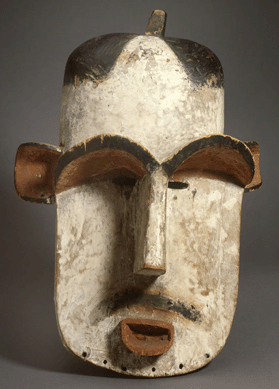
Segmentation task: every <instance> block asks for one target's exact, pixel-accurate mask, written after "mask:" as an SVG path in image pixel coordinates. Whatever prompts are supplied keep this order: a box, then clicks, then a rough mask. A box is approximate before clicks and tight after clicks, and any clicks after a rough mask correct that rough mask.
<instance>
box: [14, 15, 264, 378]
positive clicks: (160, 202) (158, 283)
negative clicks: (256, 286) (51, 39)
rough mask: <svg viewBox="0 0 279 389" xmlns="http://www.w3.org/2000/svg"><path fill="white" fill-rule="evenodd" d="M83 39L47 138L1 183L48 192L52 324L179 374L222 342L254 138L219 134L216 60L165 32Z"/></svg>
mask: <svg viewBox="0 0 279 389" xmlns="http://www.w3.org/2000/svg"><path fill="white" fill-rule="evenodd" d="M165 20H166V14H165V12H163V11H159V10H157V11H154V12H153V14H152V15H151V18H150V20H149V23H148V26H147V29H146V32H145V35H135V34H109V35H104V36H101V37H97V38H94V39H91V40H89V41H87V42H85V43H84V44H82V45H81V46H79V47H78V48H77V49H76V50H75V51H74V52H73V53H72V54H71V55H70V57H69V59H68V62H67V65H66V71H65V78H64V85H63V92H62V109H61V125H60V146H59V147H54V146H49V145H42V144H37V143H28V144H24V145H21V146H20V147H19V149H18V154H17V160H16V167H15V185H16V190H17V192H18V194H19V196H20V197H21V198H22V199H24V200H27V201H33V202H39V203H46V204H50V203H56V207H57V241H56V284H55V306H56V314H57V322H58V327H59V331H60V334H61V338H62V341H63V343H64V345H65V346H66V347H67V348H68V349H69V350H70V351H71V352H72V353H74V354H76V355H77V356H78V357H80V358H82V359H84V360H86V361H88V362H91V363H93V364H95V365H97V366H102V367H105V368H108V369H111V370H114V371H117V372H121V373H125V374H132V375H136V376H147V377H158V376H170V375H177V374H184V373H188V372H190V371H193V370H196V369H198V368H200V367H202V366H204V365H206V364H207V363H208V362H209V361H211V360H212V359H213V358H214V357H215V356H216V355H217V354H218V353H219V352H220V350H221V349H222V348H223V346H224V344H225V342H226V339H227V337H228V335H229V332H230V328H231V325H232V321H233V316H234V312H235V308H236V300H237V293H238V276H239V236H240V214H241V203H242V196H243V193H244V192H245V191H246V192H249V191H251V190H254V189H257V188H258V187H260V185H261V177H260V172H259V148H258V145H257V143H256V142H242V141H240V140H237V139H235V138H233V137H231V136H229V135H224V134H223V133H224V83H223V71H222V67H221V64H220V61H219V60H218V58H217V57H216V55H215V54H214V53H212V52H211V51H210V50H209V49H208V48H206V47H204V46H202V45H200V44H198V43H195V42H192V41H188V40H185V39H174V38H165V37H164V31H165Z"/></svg>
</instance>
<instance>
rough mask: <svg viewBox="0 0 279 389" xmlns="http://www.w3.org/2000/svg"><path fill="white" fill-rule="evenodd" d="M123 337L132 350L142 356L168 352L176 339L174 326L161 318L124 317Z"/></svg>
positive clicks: (122, 323) (122, 324)
mask: <svg viewBox="0 0 279 389" xmlns="http://www.w3.org/2000/svg"><path fill="white" fill-rule="evenodd" d="M121 337H122V340H123V342H124V344H125V345H126V346H127V347H128V349H129V350H130V351H132V352H133V353H135V354H138V355H142V356H155V355H161V354H164V353H165V352H167V351H168V350H169V349H170V348H171V346H172V344H173V339H174V327H173V325H172V324H170V323H166V322H164V321H159V320H142V319H124V320H122V322H121Z"/></svg>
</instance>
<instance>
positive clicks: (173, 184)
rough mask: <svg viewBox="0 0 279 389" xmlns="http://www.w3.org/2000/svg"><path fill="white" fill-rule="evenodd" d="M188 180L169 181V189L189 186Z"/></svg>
mask: <svg viewBox="0 0 279 389" xmlns="http://www.w3.org/2000/svg"><path fill="white" fill-rule="evenodd" d="M188 186H189V184H188V182H180V181H169V184H168V188H169V189H185V188H188Z"/></svg>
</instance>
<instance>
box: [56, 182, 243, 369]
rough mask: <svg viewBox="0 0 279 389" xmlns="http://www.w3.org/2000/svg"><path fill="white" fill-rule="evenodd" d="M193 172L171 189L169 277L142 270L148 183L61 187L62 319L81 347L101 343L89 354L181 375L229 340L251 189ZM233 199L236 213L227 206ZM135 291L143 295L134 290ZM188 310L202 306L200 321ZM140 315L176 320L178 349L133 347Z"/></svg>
mask: <svg viewBox="0 0 279 389" xmlns="http://www.w3.org/2000/svg"><path fill="white" fill-rule="evenodd" d="M185 179H187V182H188V184H189V186H188V188H185V189H181V190H175V189H167V198H166V227H167V229H166V269H167V271H166V273H165V274H164V275H161V276H159V277H154V276H153V277H150V276H139V275H137V274H135V273H134V271H133V263H134V260H135V257H134V250H133V241H134V237H133V231H134V226H133V220H135V219H134V218H133V215H134V214H136V213H137V209H138V206H137V202H135V199H137V192H138V191H139V190H140V188H138V187H137V186H136V187H134V191H133V194H132V196H131V197H130V199H127V198H126V197H125V196H124V195H123V194H122V193H121V191H120V190H119V189H118V187H117V185H115V184H113V183H109V182H103V183H95V184H91V185H86V186H82V187H78V188H72V189H70V190H68V191H65V192H63V193H61V194H59V195H57V220H58V223H57V236H58V241H59V242H60V243H59V250H58V253H59V256H57V261H58V267H59V272H58V273H57V294H56V304H57V316H58V322H59V327H60V330H61V332H62V335H63V338H64V341H65V343H66V344H67V346H68V347H69V348H70V349H71V350H72V351H73V352H74V353H75V354H77V355H79V356H82V353H83V352H84V350H88V349H90V350H91V351H90V354H87V356H86V360H87V361H90V362H92V363H94V364H96V365H98V366H103V367H107V368H110V369H112V370H115V371H118V372H123V370H122V367H123V366H125V367H126V371H125V373H127V374H135V375H137V374H139V375H146V376H158V375H165V374H166V373H167V374H168V375H173V374H182V373H185V372H188V371H192V370H194V369H197V368H199V367H201V366H203V365H204V364H206V363H208V362H209V360H211V359H212V358H214V356H216V355H217V353H218V352H219V351H220V349H221V348H222V347H223V346H224V343H225V341H226V338H227V336H228V334H229V331H230V327H231V322H232V319H233V315H234V311H235V306H236V296H237V287H238V282H237V280H238V259H239V258H238V256H239V254H238V251H239V250H238V249H239V229H240V209H241V200H242V194H243V188H240V187H239V186H237V185H235V184H232V183H227V182H223V181H218V180H214V179H209V178H203V177H199V178H198V177H185ZM192 188H196V190H197V191H196V195H195V199H194V201H193V196H192ZM231 203H234V210H233V212H232V211H231V209H230V207H224V204H231ZM208 221H210V222H208ZM222 231H224V232H222ZM133 290H138V292H137V293H138V294H134V295H133V294H132V295H131V292H129V291H133ZM141 290H144V293H148V295H147V296H150V297H146V298H145V297H144V294H143V295H141V294H140V291H141ZM125 291H126V292H125ZM132 293H134V292H132ZM131 296H132V297H131ZM133 296H134V297H133ZM152 296H154V297H152ZM179 306H180V307H181V308H179ZM140 307H143V308H144V309H140ZM183 307H184V308H183ZM187 307H188V308H187ZM183 310H185V314H183V312H184V311H183ZM187 310H189V312H191V311H193V312H199V313H198V316H196V317H197V318H199V319H198V320H196V319H194V320H193V319H191V317H192V318H194V317H195V316H187V315H188V314H186V312H187ZM193 314H194V313H193ZM139 315H140V318H141V319H146V320H147V319H156V320H162V321H165V322H167V323H172V324H173V326H174V333H175V336H174V343H173V345H172V347H171V348H170V349H169V351H168V352H167V353H165V354H162V355H160V356H158V357H157V358H156V359H154V360H152V361H147V360H146V359H145V358H144V357H140V356H138V355H136V354H132V353H131V352H130V351H129V350H128V349H127V348H126V346H125V344H124V343H123V342H122V341H121V336H120V329H119V326H120V323H121V321H122V320H124V319H125V318H138V317H139ZM190 315H192V313H191V314H190ZM97 318H98V320H97ZM118 336H120V338H118ZM97 344H98V350H96V345H97ZM206 354H210V358H205V355H206ZM104 360H106V361H107V364H106V365H105V366H104V363H103V361H104ZM181 364H183V369H181V368H180V367H179V366H180V365H181ZM152 367H155V369H156V370H155V371H152V369H151V368H152Z"/></svg>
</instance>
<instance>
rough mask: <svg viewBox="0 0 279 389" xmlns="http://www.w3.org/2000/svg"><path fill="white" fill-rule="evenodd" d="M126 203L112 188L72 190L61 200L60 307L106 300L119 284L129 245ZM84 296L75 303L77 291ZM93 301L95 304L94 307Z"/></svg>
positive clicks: (58, 247) (93, 186)
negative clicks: (126, 238) (69, 303)
mask: <svg viewBox="0 0 279 389" xmlns="http://www.w3.org/2000/svg"><path fill="white" fill-rule="evenodd" d="M124 201H125V199H123V196H122V195H121V193H119V191H117V190H116V188H115V187H114V186H113V185H109V184H105V183H103V184H99V185H96V184H95V185H86V186H82V187H78V188H72V189H70V190H68V191H67V192H64V193H61V194H60V195H58V196H57V270H58V271H57V295H58V302H59V304H61V306H63V302H64V303H65V304H66V302H67V301H71V302H72V303H76V304H82V306H83V307H84V308H86V306H91V305H92V304H93V303H97V301H96V300H97V299H98V296H101V297H102V298H105V297H106V295H108V294H110V293H111V292H112V291H113V290H114V288H115V287H116V286H117V283H118V281H119V280H121V277H122V275H121V271H122V264H123V260H124V258H127V256H128V255H127V244H125V236H124V235H123V220H124V219H125V217H124V216H125V215H124V211H125V206H124V205H125V204H124ZM77 289H79V290H80V291H81V293H80V298H79V301H77V294H76V290H77ZM94 301H95V302H94Z"/></svg>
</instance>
